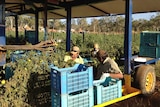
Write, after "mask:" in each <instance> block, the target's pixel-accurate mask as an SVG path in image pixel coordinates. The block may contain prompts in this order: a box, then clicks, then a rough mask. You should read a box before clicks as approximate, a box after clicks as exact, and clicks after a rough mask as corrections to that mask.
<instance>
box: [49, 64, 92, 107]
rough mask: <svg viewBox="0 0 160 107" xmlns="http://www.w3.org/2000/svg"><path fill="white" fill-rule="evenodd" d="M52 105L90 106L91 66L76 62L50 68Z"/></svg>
mask: <svg viewBox="0 0 160 107" xmlns="http://www.w3.org/2000/svg"><path fill="white" fill-rule="evenodd" d="M51 97H52V98H51V99H52V107H92V106H94V100H93V98H94V96H93V68H92V67H87V66H85V65H81V64H76V65H74V66H73V67H70V68H60V69H59V68H57V67H52V68H51Z"/></svg>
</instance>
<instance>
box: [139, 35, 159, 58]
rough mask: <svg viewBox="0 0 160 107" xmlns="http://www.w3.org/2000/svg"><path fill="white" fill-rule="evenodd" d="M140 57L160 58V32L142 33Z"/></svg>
mask: <svg viewBox="0 0 160 107" xmlns="http://www.w3.org/2000/svg"><path fill="white" fill-rule="evenodd" d="M139 56H142V57H151V58H159V57H160V32H142V33H141V35H140V52H139Z"/></svg>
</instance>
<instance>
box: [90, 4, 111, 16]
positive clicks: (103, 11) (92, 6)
mask: <svg viewBox="0 0 160 107" xmlns="http://www.w3.org/2000/svg"><path fill="white" fill-rule="evenodd" d="M88 6H90V7H92V8H94V9H96V10H98V11H100V12H102V13H105V14H109V15H110V13H108V12H106V11H103V10H101V9H99V8H97V7H95V6H92V5H88Z"/></svg>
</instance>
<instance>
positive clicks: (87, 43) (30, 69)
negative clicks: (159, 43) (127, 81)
mask: <svg viewBox="0 0 160 107" xmlns="http://www.w3.org/2000/svg"><path fill="white" fill-rule="evenodd" d="M7 33H8V34H7V44H30V43H28V42H27V41H25V39H24V34H23V32H22V33H20V34H21V36H20V43H16V42H15V37H14V35H12V34H13V32H7ZM43 38H44V37H43V33H40V37H39V40H40V41H42V40H43ZM48 39H54V40H56V41H57V43H58V46H56V47H55V50H54V51H46V52H39V51H27V52H26V51H25V53H24V52H23V51H18V52H19V53H18V54H16V53H14V52H13V51H10V50H8V51H7V64H6V65H5V66H4V67H3V68H1V73H3V72H6V71H7V72H8V73H9V74H10V75H7V76H8V77H7V80H6V81H5V84H1V85H0V87H1V88H0V95H1V96H0V106H1V107H22V106H25V107H50V105H51V98H50V76H49V75H50V69H49V66H50V65H52V64H54V65H56V66H58V67H70V66H73V65H74V63H73V62H70V63H67V64H66V63H64V62H63V57H62V56H64V55H65V43H66V42H65V34H64V33H51V34H49V35H48ZM132 39H133V42H132V53H133V54H138V52H139V44H140V43H139V40H140V34H136V35H133V38H132ZM71 40H72V41H71V43H72V44H71V46H73V45H77V46H79V47H80V49H81V56H82V57H89V56H90V50H91V49H92V48H93V44H94V43H98V44H99V45H100V48H101V49H104V50H106V51H107V52H108V53H109V56H110V57H111V58H113V59H115V60H116V61H117V62H118V64H119V66H120V69H121V70H122V71H124V70H123V69H124V66H123V63H122V62H121V60H120V58H121V57H123V55H124V44H123V41H124V36H123V34H87V33H86V34H85V35H84V36H83V35H82V34H72V36H71ZM14 55H15V56H19V57H18V58H17V57H15V56H14ZM11 58H12V59H11ZM11 60H12V61H11ZM93 64H95V65H96V64H97V62H96V61H95V63H93ZM159 68H160V63H159V62H158V63H157V64H156V65H155V70H156V75H157V85H156V91H155V92H154V93H153V95H151V96H148V97H146V96H145V97H144V96H142V95H140V96H136V97H133V98H130V99H127V100H124V101H122V102H119V103H116V104H113V105H111V106H110V107H122V106H123V107H160V103H159V101H160V100H159V97H160V90H159V89H160V71H159ZM13 74H14V75H13ZM12 75H13V76H12Z"/></svg>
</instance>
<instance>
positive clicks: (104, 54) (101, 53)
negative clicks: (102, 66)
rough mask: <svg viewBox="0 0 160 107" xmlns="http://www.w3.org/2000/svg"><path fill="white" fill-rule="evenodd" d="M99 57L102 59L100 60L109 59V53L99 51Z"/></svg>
mask: <svg viewBox="0 0 160 107" xmlns="http://www.w3.org/2000/svg"><path fill="white" fill-rule="evenodd" d="M97 57H100V58H102V57H108V54H107V52H106V51H104V50H99V51H98V52H97Z"/></svg>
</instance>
